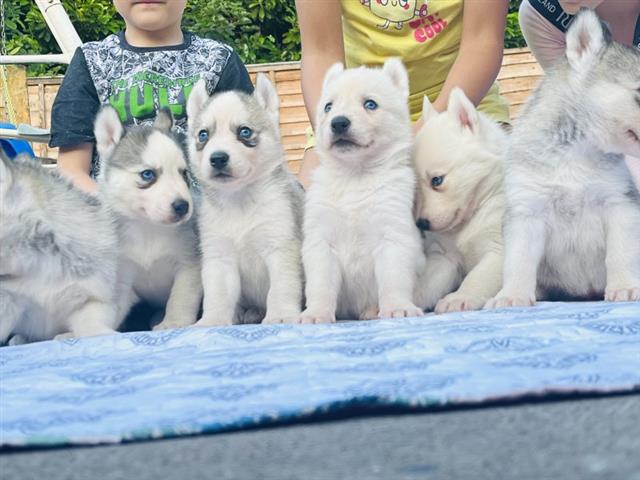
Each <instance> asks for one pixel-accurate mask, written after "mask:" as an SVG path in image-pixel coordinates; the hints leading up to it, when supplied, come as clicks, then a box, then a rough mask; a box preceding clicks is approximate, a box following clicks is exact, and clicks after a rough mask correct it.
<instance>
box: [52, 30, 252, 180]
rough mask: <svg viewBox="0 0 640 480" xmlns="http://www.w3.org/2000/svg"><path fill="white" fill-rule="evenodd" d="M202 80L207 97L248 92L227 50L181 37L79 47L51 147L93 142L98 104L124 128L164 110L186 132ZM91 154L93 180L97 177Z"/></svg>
mask: <svg viewBox="0 0 640 480" xmlns="http://www.w3.org/2000/svg"><path fill="white" fill-rule="evenodd" d="M200 78H204V79H206V81H207V88H208V90H209V93H210V94H213V93H215V92H222V91H226V90H241V91H244V92H247V93H251V92H252V91H253V86H252V84H251V80H250V78H249V74H248V73H247V70H246V68H245V66H244V65H243V64H242V61H241V60H240V58H239V57H238V55H237V54H236V53H235V52H234V51H233V49H232V48H231V47H229V46H228V45H225V44H224V43H221V42H218V41H216V40H210V39H206V38H200V37H198V36H196V35H193V34H191V33H189V32H184V41H183V43H182V44H180V45H175V46H171V47H156V48H138V47H134V46H132V45H129V43H127V41H126V39H125V36H124V32H120V33H119V34H117V35H115V34H114V35H109V36H108V37H107V38H105V39H104V40H101V41H98V42H88V43H85V44H84V45H82V47H80V48H78V50H77V51H76V53H75V55H74V57H73V59H72V61H71V63H70V64H69V67H68V70H67V73H66V75H65V77H64V80H63V82H62V85H61V86H60V90H59V91H58V94H57V96H56V99H55V102H54V104H53V107H52V112H51V140H50V143H49V144H50V145H51V146H52V147H70V146H74V145H78V144H80V143H86V142H91V143H94V142H95V138H94V136H93V122H94V120H95V116H96V114H97V113H98V110H99V109H100V107H101V106H102V105H106V104H110V105H112V106H113V107H114V108H115V109H116V110H117V111H118V113H119V114H120V119H121V120H122V121H123V123H124V124H125V125H134V124H135V125H139V124H150V123H151V122H153V119H154V118H155V112H156V110H157V109H158V108H160V107H165V106H166V107H169V108H170V109H171V111H172V112H173V115H174V117H175V120H176V122H175V130H176V133H178V134H183V133H184V132H185V130H186V123H187V117H186V115H187V112H186V102H187V98H188V97H189V93H190V92H191V89H192V88H193V86H194V84H195V83H196V82H197V81H198V80H199V79H200ZM97 167H98V165H97V163H96V159H95V155H94V163H93V168H92V175H95V174H96V173H97Z"/></svg>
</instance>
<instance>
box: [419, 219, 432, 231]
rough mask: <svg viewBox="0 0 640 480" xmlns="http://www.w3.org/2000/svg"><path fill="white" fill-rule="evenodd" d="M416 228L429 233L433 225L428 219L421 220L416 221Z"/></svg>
mask: <svg viewBox="0 0 640 480" xmlns="http://www.w3.org/2000/svg"><path fill="white" fill-rule="evenodd" d="M416 227H418V228H419V229H420V230H421V231H423V232H427V231H428V230H429V229H430V228H431V224H430V223H429V220H427V219H426V218H419V219H418V220H417V221H416Z"/></svg>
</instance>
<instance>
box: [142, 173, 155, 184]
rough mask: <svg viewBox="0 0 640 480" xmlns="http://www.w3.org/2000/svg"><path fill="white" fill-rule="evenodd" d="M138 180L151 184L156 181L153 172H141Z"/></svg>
mask: <svg viewBox="0 0 640 480" xmlns="http://www.w3.org/2000/svg"><path fill="white" fill-rule="evenodd" d="M140 178H141V179H142V180H144V181H145V182H152V181H154V180H155V179H156V172H154V171H153V170H143V171H141V172H140Z"/></svg>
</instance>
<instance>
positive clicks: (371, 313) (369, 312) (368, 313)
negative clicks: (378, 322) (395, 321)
mask: <svg viewBox="0 0 640 480" xmlns="http://www.w3.org/2000/svg"><path fill="white" fill-rule="evenodd" d="M376 318H378V307H369V308H367V309H366V310H365V311H364V312H362V313H361V314H360V317H359V319H360V320H373V319H376Z"/></svg>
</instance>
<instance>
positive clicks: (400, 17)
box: [361, 0, 428, 30]
mask: <svg viewBox="0 0 640 480" xmlns="http://www.w3.org/2000/svg"><path fill="white" fill-rule="evenodd" d="M361 2H362V4H363V5H365V6H367V7H369V9H370V10H371V13H373V14H374V15H375V16H377V17H380V18H382V19H383V20H384V21H385V22H384V23H383V24H382V25H376V26H377V27H378V28H382V29H383V30H386V29H387V28H389V25H390V24H391V23H392V22H393V23H395V24H396V25H395V26H396V28H397V29H398V30H400V29H402V27H403V26H404V24H405V22H408V21H410V20H413V19H414V18H415V17H424V16H426V15H427V9H428V7H427V4H426V3H424V4H423V5H421V6H420V7H418V0H361Z"/></svg>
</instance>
